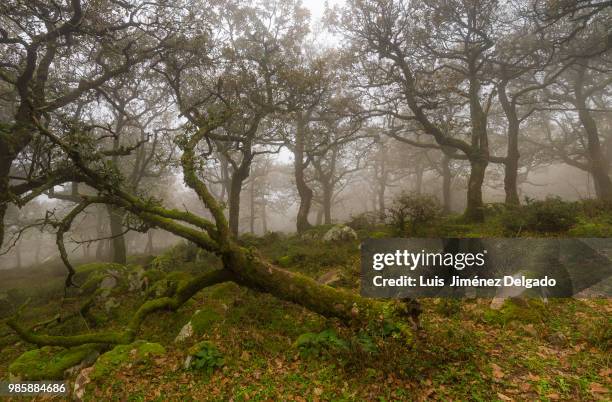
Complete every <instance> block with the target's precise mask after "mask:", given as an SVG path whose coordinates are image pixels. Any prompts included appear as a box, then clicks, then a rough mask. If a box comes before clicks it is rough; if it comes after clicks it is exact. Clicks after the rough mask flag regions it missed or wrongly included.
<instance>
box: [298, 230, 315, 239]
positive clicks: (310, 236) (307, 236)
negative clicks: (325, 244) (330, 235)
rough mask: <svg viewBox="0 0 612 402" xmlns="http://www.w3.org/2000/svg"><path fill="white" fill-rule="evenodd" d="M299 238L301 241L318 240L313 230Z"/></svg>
mask: <svg viewBox="0 0 612 402" xmlns="http://www.w3.org/2000/svg"><path fill="white" fill-rule="evenodd" d="M300 238H301V239H302V240H318V239H319V234H318V233H317V232H316V231H315V230H309V231H307V232H304V233H303V234H302V235H301V236H300Z"/></svg>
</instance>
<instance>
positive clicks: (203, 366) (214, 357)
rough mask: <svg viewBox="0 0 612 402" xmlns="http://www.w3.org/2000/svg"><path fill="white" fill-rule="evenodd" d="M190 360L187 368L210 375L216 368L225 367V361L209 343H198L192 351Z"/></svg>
mask: <svg viewBox="0 0 612 402" xmlns="http://www.w3.org/2000/svg"><path fill="white" fill-rule="evenodd" d="M192 352H193V353H192V357H193V358H192V359H191V362H190V364H189V367H190V368H191V369H193V370H200V371H204V372H205V373H206V374H207V375H211V374H212V373H213V371H215V369H216V368H219V367H223V366H224V365H225V359H224V358H223V355H222V354H221V352H219V349H217V347H216V346H215V345H213V344H212V343H211V342H207V341H204V342H200V343H198V344H197V345H195V346H194V348H193V349H192Z"/></svg>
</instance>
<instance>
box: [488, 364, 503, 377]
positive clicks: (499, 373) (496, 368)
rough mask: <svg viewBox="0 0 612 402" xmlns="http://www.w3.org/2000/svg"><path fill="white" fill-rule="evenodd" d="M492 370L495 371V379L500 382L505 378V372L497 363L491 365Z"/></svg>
mask: <svg viewBox="0 0 612 402" xmlns="http://www.w3.org/2000/svg"><path fill="white" fill-rule="evenodd" d="M491 368H492V369H493V377H495V378H496V379H498V380H499V379H501V378H504V372H503V371H502V369H501V367H499V366H498V365H497V364H495V363H491Z"/></svg>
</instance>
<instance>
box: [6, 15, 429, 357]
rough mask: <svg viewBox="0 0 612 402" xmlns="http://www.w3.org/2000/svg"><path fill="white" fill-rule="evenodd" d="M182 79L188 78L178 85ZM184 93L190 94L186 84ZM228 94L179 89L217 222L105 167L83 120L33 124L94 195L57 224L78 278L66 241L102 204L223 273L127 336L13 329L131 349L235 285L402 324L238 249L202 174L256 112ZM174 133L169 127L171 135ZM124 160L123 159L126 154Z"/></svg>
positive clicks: (173, 300) (197, 169)
mask: <svg viewBox="0 0 612 402" xmlns="http://www.w3.org/2000/svg"><path fill="white" fill-rule="evenodd" d="M196 8H197V7H196ZM197 9H201V8H197ZM247 10H248V7H247ZM179 15H181V16H183V17H184V18H187V19H189V18H190V17H191V15H190V14H189V13H179ZM188 22H189V21H186V24H185V25H188ZM179 25H181V24H179ZM184 39H185V38H182V40H184ZM197 39H198V45H199V46H200V47H201V49H203V50H206V51H207V52H204V51H202V52H201V53H200V54H205V55H210V54H211V53H209V52H208V51H210V52H212V50H213V49H215V48H214V46H215V42H214V40H212V38H203V37H199V38H197ZM180 44H181V46H185V45H186V46H191V45H192V44H185V43H184V42H180ZM176 47H177V43H174V44H173V45H172V46H171V47H169V49H171V50H172V51H176V50H177V49H176ZM166 56H167V55H166ZM179 56H180V55H179ZM174 62H175V64H174V67H176V66H177V63H176V62H177V59H174ZM167 67H168V66H167V65H166V66H162V68H160V69H159V72H160V73H161V74H163V75H164V77H165V78H166V79H168V84H169V85H170V86H171V87H172V88H173V89H174V90H176V88H177V81H174V80H172V78H176V77H177V76H176V75H171V74H168V70H167V69H165V68H167ZM176 71H177V70H176V69H175V70H173V72H176ZM183 78H184V76H183V75H182V74H181V75H180V79H179V80H178V81H179V82H178V84H180V83H181V82H182V79H183ZM213 82H214V84H213V85H212V86H211V87H207V88H204V90H209V89H210V88H213V89H214V88H217V89H219V88H220V89H223V85H220V84H219V82H218V80H216V79H215V80H214V81H213ZM179 88H181V89H185V87H183V86H180V87H179ZM225 88H227V87H225ZM226 93H228V92H225V91H219V92H212V96H211V97H210V98H205V100H206V107H203V106H202V105H201V104H194V103H185V101H186V99H185V98H186V93H185V92H183V91H175V96H176V97H177V98H179V97H181V98H182V102H183V103H182V104H181V111H182V113H183V114H185V113H186V112H189V113H190V114H191V117H190V118H188V119H187V120H188V122H187V123H186V124H184V125H183V126H182V127H183V129H184V132H183V133H182V135H181V136H179V137H178V138H177V145H178V147H179V148H180V151H181V156H180V160H179V167H180V169H181V173H182V176H183V178H184V180H185V184H186V185H187V186H188V187H189V188H190V189H191V190H192V191H193V192H194V193H195V194H196V195H197V197H198V199H199V200H200V202H201V203H202V205H203V206H204V207H205V208H206V209H207V211H208V214H209V215H210V217H207V216H202V215H198V214H195V213H192V212H190V211H186V210H179V209H172V208H168V207H166V206H164V205H163V202H162V201H161V200H158V199H155V198H154V197H150V196H147V195H146V194H144V195H143V194H139V193H138V192H136V191H134V189H133V188H132V187H131V186H130V183H129V180H128V179H127V178H126V177H125V175H122V174H121V172H119V171H118V169H117V166H116V165H115V164H112V163H106V162H107V160H106V158H107V157H108V153H107V152H105V150H104V149H99V148H96V147H92V146H91V145H92V143H93V144H95V143H97V142H98V141H99V140H100V138H99V134H100V133H99V131H98V130H93V129H83V127H82V125H79V124H77V123H76V122H72V124H70V125H69V126H68V127H62V126H59V125H47V124H44V123H43V122H42V121H41V120H39V119H36V118H32V120H31V125H32V127H34V128H35V131H34V132H33V135H34V134H35V135H36V136H37V137H40V138H44V139H45V140H46V141H48V143H49V144H51V146H52V148H53V150H54V152H56V154H60V155H61V156H63V157H64V158H65V159H67V160H68V161H69V162H70V164H71V165H70V167H71V169H72V170H73V174H72V175H71V176H70V177H68V178H65V179H64V182H68V181H69V182H78V183H79V184H80V185H86V186H89V187H90V188H92V189H94V190H95V194H93V195H85V194H82V195H81V201H80V202H79V204H77V205H76V206H75V207H74V208H72V209H71V210H70V212H68V213H67V214H66V215H65V216H64V217H63V218H62V219H61V220H59V221H54V222H50V223H53V225H54V227H55V228H56V229H57V235H58V247H59V248H60V251H61V253H62V256H63V258H64V262H65V263H66V266H67V268H68V269H69V270H70V271H71V274H73V273H74V272H73V270H72V269H71V267H70V263H69V261H67V258H66V255H65V254H66V253H65V250H63V251H62V248H63V240H62V239H63V238H62V236H63V234H64V233H65V232H66V231H68V230H69V229H70V226H71V224H72V222H73V221H74V219H75V218H76V217H78V216H79V215H80V214H82V213H83V212H84V211H85V209H86V208H88V207H89V206H91V205H97V204H101V205H111V206H113V207H114V208H120V209H122V210H123V211H124V212H125V213H127V214H129V220H130V221H131V222H134V224H135V225H136V224H137V226H138V227H137V229H140V230H143V231H145V230H148V229H150V228H158V229H162V230H165V231H168V232H170V233H173V234H175V235H176V236H179V237H181V238H183V239H185V240H188V241H190V242H192V243H194V244H195V245H196V246H198V247H199V248H201V249H203V250H205V251H207V252H210V253H213V254H215V255H217V256H219V258H220V260H221V262H222V268H221V269H209V270H207V271H206V272H203V273H202V274H201V275H199V276H197V277H196V278H195V279H193V280H191V281H188V282H185V283H182V284H181V286H179V288H178V289H176V291H175V293H174V294H172V295H170V296H165V297H160V298H156V299H153V300H149V301H147V302H145V303H143V304H142V305H141V306H140V308H139V309H138V311H137V312H136V313H135V315H134V316H133V317H132V318H131V320H130V322H129V324H128V325H127V327H126V328H125V329H123V330H118V331H102V332H90V333H87V334H82V335H67V336H53V335H39V334H37V333H35V332H32V331H30V330H27V329H25V328H23V327H22V326H21V324H20V322H19V320H18V319H17V317H13V318H12V319H10V320H8V325H9V326H10V327H11V328H13V329H14V330H15V331H16V332H17V333H18V334H19V335H20V336H21V337H22V338H23V339H24V340H26V341H28V342H31V343H34V344H37V345H57V346H64V347H68V346H75V345H81V344H86V343H99V344H123V343H130V342H132V341H133V340H134V339H135V337H136V336H137V334H138V330H139V328H140V326H141V324H142V323H143V320H144V319H145V318H146V316H147V315H148V314H150V313H151V312H153V311H157V310H160V309H170V310H176V309H178V308H179V307H180V306H182V305H183V304H184V303H185V302H186V301H187V300H189V299H190V298H191V297H192V296H193V295H194V294H195V293H197V292H198V291H199V290H201V289H202V288H204V287H207V286H211V285H213V284H216V283H220V282H225V281H229V280H231V281H235V282H236V283H238V284H240V285H243V286H249V287H251V288H254V289H257V290H261V291H265V292H269V293H271V294H273V295H275V296H277V297H279V298H282V299H284V300H288V301H292V302H295V303H298V304H300V305H302V306H305V307H307V308H309V309H311V310H312V311H314V312H317V313H320V314H322V315H325V316H329V317H336V318H339V319H341V320H343V321H344V322H347V323H349V322H355V321H357V322H359V321H371V320H379V319H381V318H383V317H389V316H391V317H394V318H398V317H400V316H401V315H402V314H405V313H406V310H405V308H404V309H403V310H402V306H401V305H397V306H389V305H387V304H385V303H381V302H379V301H375V300H370V299H364V298H361V297H360V296H359V295H357V294H355V293H352V292H349V291H346V290H342V289H336V288H332V287H329V286H326V285H321V284H319V283H318V282H317V281H315V280H313V279H310V278H308V277H306V276H303V275H300V274H296V273H292V272H289V271H286V270H283V269H281V268H279V267H276V266H274V265H272V264H270V263H268V262H267V261H265V260H264V259H263V258H262V257H261V256H259V255H258V254H257V253H256V252H254V251H252V250H247V249H244V248H242V247H240V246H239V245H238V244H237V243H236V241H235V238H234V236H233V235H232V233H231V229H230V226H229V223H228V220H227V218H226V216H225V213H224V210H223V206H222V204H221V203H220V202H219V201H218V200H217V199H216V198H215V197H213V195H212V193H211V192H210V190H209V188H208V186H207V184H206V182H205V181H204V180H203V179H202V176H205V175H206V171H205V170H204V169H203V168H204V167H205V166H206V163H205V161H203V160H205V159H206V158H207V157H208V156H209V155H211V154H212V151H213V150H214V149H215V147H216V144H215V141H224V140H227V139H231V138H232V137H233V136H234V135H235V133H234V132H233V131H232V130H226V129H225V128H227V127H229V125H231V124H232V120H233V119H236V118H239V117H240V115H239V114H240V112H244V113H246V114H247V115H248V112H249V110H248V109H247V110H246V111H242V110H241V109H237V108H238V107H240V106H242V105H241V104H240V103H237V102H235V101H234V102H228V99H227V97H226V96H223V94H226ZM219 94H221V96H219ZM179 103H181V102H179ZM186 105H189V106H186ZM199 107H202V110H201V111H198V108H199ZM196 122H197V124H195V123H196ZM62 128H64V129H62ZM173 128H174V127H169V128H168V130H170V129H173ZM223 137H227V138H223ZM119 157H124V156H122V155H119ZM201 162H203V163H201ZM25 182H26V183H27V184H28V185H30V186H32V185H34V184H35V183H36V178H34V181H33V182H31V181H30V180H25ZM70 278H71V275H69V276H68V280H67V282H66V285H67V286H70V285H71V281H70ZM409 307H410V308H409V313H410V314H411V315H412V316H413V317H414V318H415V319H416V318H418V308H416V306H413V305H411V306H409ZM402 311H404V312H403V313H402Z"/></svg>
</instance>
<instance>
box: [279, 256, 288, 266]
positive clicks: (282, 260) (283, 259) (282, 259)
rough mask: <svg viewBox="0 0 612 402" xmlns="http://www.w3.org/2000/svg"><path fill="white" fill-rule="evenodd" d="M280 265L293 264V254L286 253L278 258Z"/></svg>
mask: <svg viewBox="0 0 612 402" xmlns="http://www.w3.org/2000/svg"><path fill="white" fill-rule="evenodd" d="M278 265H280V266H281V267H283V268H287V267H289V266H290V265H291V256H290V255H284V256H282V257H280V258H279V259H278Z"/></svg>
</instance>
